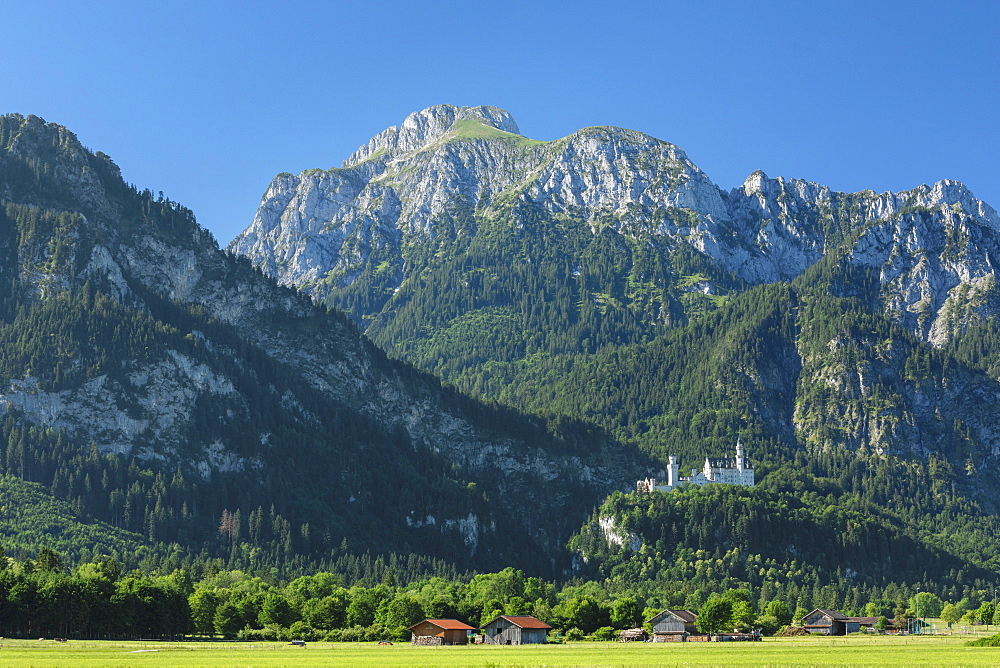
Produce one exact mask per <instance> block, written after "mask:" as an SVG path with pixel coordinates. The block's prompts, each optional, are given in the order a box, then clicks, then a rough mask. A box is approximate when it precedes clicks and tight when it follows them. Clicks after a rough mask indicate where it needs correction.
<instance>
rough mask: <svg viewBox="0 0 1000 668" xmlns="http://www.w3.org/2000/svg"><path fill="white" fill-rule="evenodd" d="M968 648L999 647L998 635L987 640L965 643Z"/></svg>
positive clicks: (999, 634) (999, 635)
mask: <svg viewBox="0 0 1000 668" xmlns="http://www.w3.org/2000/svg"><path fill="white" fill-rule="evenodd" d="M965 644H966V645H968V646H969V647H1000V633H998V634H996V635H995V636H990V637H988V638H979V639H978V640H970V641H968V642H967V643H965Z"/></svg>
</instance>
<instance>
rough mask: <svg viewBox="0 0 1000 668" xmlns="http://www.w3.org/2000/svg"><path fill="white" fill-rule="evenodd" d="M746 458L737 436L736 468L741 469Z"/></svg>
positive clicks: (741, 442)
mask: <svg viewBox="0 0 1000 668" xmlns="http://www.w3.org/2000/svg"><path fill="white" fill-rule="evenodd" d="M745 460H746V455H745V454H744V452H743V441H742V440H741V439H739V438H737V439H736V470H737V471H742V470H743V467H744V463H745Z"/></svg>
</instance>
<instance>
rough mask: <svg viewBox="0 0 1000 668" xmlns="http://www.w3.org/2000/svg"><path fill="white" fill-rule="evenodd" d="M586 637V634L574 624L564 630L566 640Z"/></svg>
mask: <svg viewBox="0 0 1000 668" xmlns="http://www.w3.org/2000/svg"><path fill="white" fill-rule="evenodd" d="M586 637H587V636H586V634H584V632H583V631H581V630H580V629H578V628H577V627H575V626H574V627H573V628H571V629H569V630H567V631H566V640H583V639H584V638H586Z"/></svg>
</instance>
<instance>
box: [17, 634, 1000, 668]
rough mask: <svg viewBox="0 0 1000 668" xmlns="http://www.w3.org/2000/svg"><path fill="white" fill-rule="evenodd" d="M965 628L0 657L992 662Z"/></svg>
mask: <svg viewBox="0 0 1000 668" xmlns="http://www.w3.org/2000/svg"><path fill="white" fill-rule="evenodd" d="M969 638H970V636H958V635H955V636H911V637H904V638H892V637H863V636H862V637H848V638H781V639H779V638H767V639H765V640H764V641H763V642H756V643H748V642H731V643H676V644H675V643H669V644H667V643H665V644H655V645H654V644H643V643H634V644H633V643H628V644H625V643H613V642H604V643H599V642H578V643H566V644H562V645H542V646H522V647H501V646H480V645H476V646H466V647H412V646H410V645H408V644H398V645H393V646H391V647H385V646H382V647H380V646H377V645H375V644H373V643H365V644H362V643H310V644H309V645H307V646H306V647H293V646H291V645H288V644H283V643H246V642H102V641H82V640H81V641H73V640H70V641H69V642H55V641H51V640H41V641H39V640H34V641H31V640H9V639H4V640H2V641H0V642H2V647H0V665H3V666H379V667H380V668H390V667H393V666H496V667H498V668H499V667H501V666H503V667H506V666H623V667H624V666H995V665H1000V648H978V647H966V646H965V644H964V643H965V641H966V640H968V639H969Z"/></svg>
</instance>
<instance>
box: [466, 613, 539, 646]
mask: <svg viewBox="0 0 1000 668" xmlns="http://www.w3.org/2000/svg"><path fill="white" fill-rule="evenodd" d="M551 628H552V627H551V626H549V625H548V624H546V623H545V622H543V621H542V620H540V619H536V618H534V617H529V616H527V615H523V616H511V615H500V616H499V617H497V618H496V619H494V620H492V621H490V622H487V623H486V624H483V634H484V642H486V643H487V644H489V645H531V644H539V645H540V644H544V643H545V641H546V639H547V634H548V631H549V629H551Z"/></svg>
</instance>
